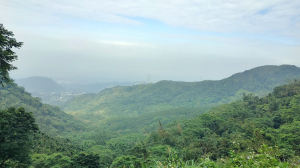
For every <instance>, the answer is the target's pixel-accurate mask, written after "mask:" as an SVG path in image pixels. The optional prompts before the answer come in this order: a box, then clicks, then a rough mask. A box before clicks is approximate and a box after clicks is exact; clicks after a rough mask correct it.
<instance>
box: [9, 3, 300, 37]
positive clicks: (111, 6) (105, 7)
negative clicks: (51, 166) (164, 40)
mask: <svg viewBox="0 0 300 168" xmlns="http://www.w3.org/2000/svg"><path fill="white" fill-rule="evenodd" d="M4 4H6V5H8V4H9V5H13V6H15V7H16V8H23V9H24V8H27V9H28V10H31V11H36V12H39V13H48V14H49V15H51V16H52V17H53V16H55V15H56V14H66V15H71V16H75V17H81V18H87V19H94V20H99V21H103V22H112V23H122V24H134V25H138V24H141V23H140V22H139V21H136V20H134V19H130V18H127V17H144V18H149V19H155V20H160V21H162V22H164V23H166V24H169V25H171V26H179V27H186V28H192V29H197V30H202V31H216V32H250V33H257V32H259V33H272V32H274V31H276V32H278V31H279V32H280V33H283V32H284V31H285V32H286V31H290V32H299V29H297V26H296V25H297V24H293V22H298V23H299V19H298V20H294V18H295V17H299V16H300V10H299V7H300V1H299V0H289V1H283V0H242V1H241V0H227V1H223V0H209V1H208V0H164V1H158V0H151V1H150V0H148V1H144V0H113V1H110V0H89V1H82V0H63V1H62V0H59V1H58V0H56V1H50V0H48V1H40V0H28V1H20V0H9V1H8V0H6V1H4ZM264 10H265V11H266V12H265V13H262V14H260V12H261V11H264ZM33 17H36V16H33Z"/></svg>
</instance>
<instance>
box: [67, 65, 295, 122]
mask: <svg viewBox="0 0 300 168" xmlns="http://www.w3.org/2000/svg"><path fill="white" fill-rule="evenodd" d="M298 78H300V68H298V67H296V66H293V65H281V66H262V67H257V68H253V69H250V70H247V71H244V72H242V73H237V74H234V75H232V76H230V77H228V78H226V79H222V80H216V81H211V80H207V81H201V82H174V81H160V82H157V83H154V84H140V85H134V86H122V87H121V86H119V87H113V88H109V89H105V90H103V91H101V92H100V93H97V94H95V93H91V94H82V95H79V96H76V97H73V98H72V99H70V100H68V101H67V102H66V103H64V104H62V105H61V107H62V109H63V110H64V111H66V112H68V113H69V114H73V115H74V116H77V117H80V118H84V119H86V120H101V119H105V118H107V117H112V116H131V117H136V116H139V115H141V114H144V113H151V112H158V111H161V110H167V109H174V108H179V107H192V108H194V107H197V108H198V107H213V106H216V105H219V104H224V103H228V102H232V101H235V100H238V99H241V98H242V95H243V93H254V94H255V95H259V96H264V95H266V94H268V93H269V92H271V91H272V90H273V89H274V88H275V87H276V86H279V85H282V84H285V83H287V82H288V81H289V80H293V79H298Z"/></svg>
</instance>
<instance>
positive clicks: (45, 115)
mask: <svg viewBox="0 0 300 168" xmlns="http://www.w3.org/2000/svg"><path fill="white" fill-rule="evenodd" d="M10 107H15V108H18V107H24V108H25V109H26V111H30V112H32V113H33V115H34V117H35V119H36V122H37V124H38V125H39V127H40V130H41V131H42V132H45V133H47V134H49V135H53V136H57V135H60V134H62V133H70V132H78V131H82V130H85V127H84V124H82V123H81V122H80V121H78V120H75V119H74V117H73V116H71V115H70V114H67V113H65V112H63V111H62V110H61V109H60V108H59V107H55V106H51V105H47V104H43V103H41V100H40V98H34V97H32V96H31V94H30V93H28V92H26V91H25V89H24V88H22V87H18V86H17V85H16V84H10V85H7V86H5V87H0V110H4V109H8V108H10Z"/></svg>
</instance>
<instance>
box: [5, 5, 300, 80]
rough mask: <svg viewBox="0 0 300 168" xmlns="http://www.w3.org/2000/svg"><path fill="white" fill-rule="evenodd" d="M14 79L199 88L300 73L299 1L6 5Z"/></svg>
mask: <svg viewBox="0 0 300 168" xmlns="http://www.w3.org/2000/svg"><path fill="white" fill-rule="evenodd" d="M0 23H2V24H3V25H4V27H5V28H6V29H8V30H10V31H13V32H14V34H15V38H16V39H17V40H18V41H22V42H24V45H23V47H22V48H21V49H19V50H15V51H16V52H17V54H18V56H19V60H18V61H16V62H15V63H14V65H16V66H17V67H18V70H15V71H12V73H11V76H12V77H13V78H23V77H29V76H44V77H51V78H53V79H55V80H58V81H87V82H101V81H147V79H148V75H149V74H150V80H151V82H157V81H159V80H164V79H165V80H175V81H199V80H206V79H213V80H214V79H222V78H226V77H228V76H230V75H232V74H234V73H237V72H242V71H244V70H247V69H251V68H254V67H257V66H262V65H281V64H293V65H296V66H300V1H299V0H163V1H162V0H159V1H158V0H107V1H104V0H89V1H83V0H0Z"/></svg>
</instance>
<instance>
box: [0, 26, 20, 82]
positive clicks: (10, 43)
mask: <svg viewBox="0 0 300 168" xmlns="http://www.w3.org/2000/svg"><path fill="white" fill-rule="evenodd" d="M13 36H14V34H13V32H11V31H8V30H6V29H5V28H4V26H3V24H0V84H1V85H2V86H3V87H4V84H5V83H6V84H10V83H11V82H12V81H13V80H12V79H11V78H10V77H9V74H8V72H9V71H11V70H14V69H17V67H14V66H13V65H12V64H11V62H13V61H15V60H17V58H18V56H17V55H16V54H15V52H13V51H12V50H11V49H12V48H13V47H15V48H20V47H21V46H22V45H23V43H22V42H17V40H16V39H14V38H13Z"/></svg>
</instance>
